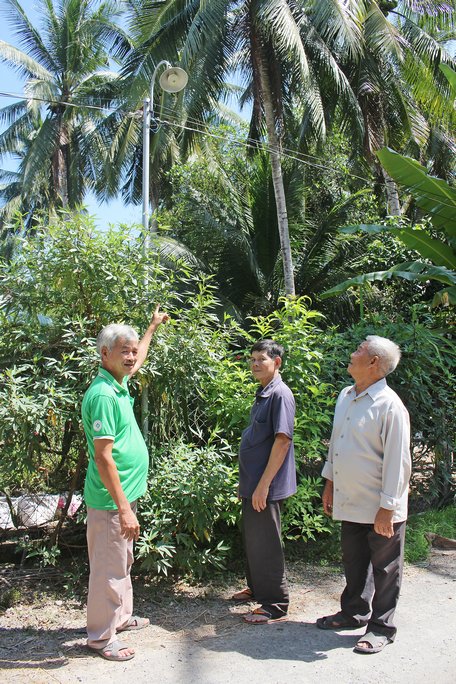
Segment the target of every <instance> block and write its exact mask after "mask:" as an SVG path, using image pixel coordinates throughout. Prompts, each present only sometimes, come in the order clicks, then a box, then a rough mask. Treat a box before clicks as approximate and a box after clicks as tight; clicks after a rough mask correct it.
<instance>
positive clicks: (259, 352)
mask: <svg viewBox="0 0 456 684" xmlns="http://www.w3.org/2000/svg"><path fill="white" fill-rule="evenodd" d="M283 351H284V350H283V347H281V346H280V345H279V344H277V343H276V342H274V341H273V340H261V341H260V342H257V343H256V344H254V345H253V347H252V350H251V357H250V365H251V369H252V375H253V376H254V378H255V379H256V380H258V382H259V383H260V387H259V389H258V390H257V393H256V398H255V403H254V404H253V406H252V409H251V412H250V422H249V425H248V427H246V429H245V430H244V432H243V433H242V438H241V446H240V449H239V496H240V497H241V499H242V526H243V534H244V545H245V552H246V556H247V566H246V576H247V585H248V586H247V588H246V589H244V590H243V591H240V592H237V593H236V594H234V596H233V600H235V601H251V600H252V601H253V600H255V601H257V602H258V603H259V604H260V607H258V608H256V609H255V610H254V611H252V612H251V613H248V614H247V615H245V616H244V620H245V621H246V622H248V623H249V624H255V625H258V624H266V623H268V622H274V621H277V620H284V619H286V616H287V612H288V603H289V599H288V587H287V581H286V577H285V560H284V555H283V548H282V539H281V531H280V526H281V521H280V508H281V505H282V502H283V500H284V499H286V498H287V497H289V496H291V495H292V494H294V493H295V492H296V467H295V460H294V447H293V428H294V416H295V401H294V397H293V394H292V393H291V390H290V388H289V387H287V385H286V384H285V383H284V382H283V381H282V378H281V377H280V373H279V369H280V366H281V363H282V356H283Z"/></svg>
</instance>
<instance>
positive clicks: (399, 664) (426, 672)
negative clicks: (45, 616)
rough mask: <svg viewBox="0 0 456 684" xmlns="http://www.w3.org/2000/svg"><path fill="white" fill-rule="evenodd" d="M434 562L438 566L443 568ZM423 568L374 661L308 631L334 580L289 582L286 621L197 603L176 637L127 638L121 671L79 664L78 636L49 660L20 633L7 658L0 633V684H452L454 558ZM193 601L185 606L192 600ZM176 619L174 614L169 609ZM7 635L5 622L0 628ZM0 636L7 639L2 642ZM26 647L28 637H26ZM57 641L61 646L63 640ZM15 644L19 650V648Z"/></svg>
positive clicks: (331, 605) (347, 644)
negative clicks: (129, 649)
mask: <svg viewBox="0 0 456 684" xmlns="http://www.w3.org/2000/svg"><path fill="white" fill-rule="evenodd" d="M442 561H444V562H443V563H442ZM448 561H449V559H448V557H446V558H444V557H443V556H442V555H440V556H439V555H436V556H434V557H433V561H432V563H431V564H430V565H429V566H428V567H408V568H406V570H405V574H404V582H403V589H402V596H401V599H400V602H399V607H398V611H397V620H396V622H397V626H398V636H397V640H396V642H395V643H394V644H392V645H389V646H387V647H386V648H385V650H384V651H383V652H382V653H379V654H375V655H362V654H356V653H354V652H353V650H352V649H353V645H354V643H355V641H356V639H357V637H358V636H359V635H360V634H362V630H358V631H352V632H348V631H343V632H339V633H334V632H326V631H321V630H318V629H316V627H315V624H314V623H315V618H316V617H318V616H319V615H323V614H326V613H328V612H334V611H335V610H337V597H338V594H339V592H340V590H341V588H342V586H343V579H342V577H341V576H340V575H335V576H333V577H329V578H326V579H325V580H324V581H322V582H321V583H317V586H310V585H303V584H300V583H299V582H297V581H296V579H293V580H292V583H291V588H292V596H295V597H296V601H295V605H294V607H293V610H292V611H291V615H290V621H289V622H287V623H278V624H272V625H263V626H255V627H253V626H249V625H245V624H244V623H242V622H241V621H240V618H239V615H238V614H237V613H240V612H242V611H243V610H245V609H243V608H241V607H239V606H236V607H234V608H233V607H229V605H227V603H226V601H222V600H221V599H220V598H217V599H216V600H209V601H204V600H203V601H200V602H199V603H198V608H197V610H196V613H195V614H194V615H193V617H191V619H190V620H188V612H186V613H185V614H184V616H185V620H186V623H184V624H182V625H181V628H180V629H178V630H176V626H175V624H174V625H173V627H170V626H168V627H167V626H166V622H165V623H163V621H162V624H161V626H157V625H152V626H151V627H150V628H149V629H147V630H144V631H141V632H138V633H130V634H129V635H128V636H129V642H130V643H131V644H132V645H134V646H135V647H136V649H137V655H136V657H135V658H134V659H133V660H131V661H129V662H128V663H124V664H119V663H110V662H107V661H104V660H102V659H101V658H99V657H98V656H96V655H95V656H91V655H87V653H86V651H85V649H84V647H83V646H82V644H83V643H84V642H83V640H82V637H81V636H80V634H79V635H78V634H77V633H76V632H75V630H73V632H72V631H71V629H70V630H68V631H67V632H66V633H65V634H62V633H61V632H60V633H58V631H56V633H55V640H56V644H57V646H56V649H57V650H56V652H55V653H52V648H51V651H49V648H50V646H49V644H48V646H47V648H48V651H47V653H41V654H40V653H37V649H36V648H35V649H34V650H33V651H29V650H28V645H27V643H26V639H27V631H26V630H25V631H24V630H22V631H20V630H18V635H17V637H18V639H19V640H20V639H22V643H23V644H24V646H23V649H21V648H19V649H18V648H16V647H15V648H14V649H13V650H12V651H11V650H10V651H8V652H7V654H6V656H5V649H3V648H2V642H1V639H2V636H1V632H0V658H3V660H2V661H1V664H2V665H3V667H4V668H5V669H4V670H3V672H2V674H1V675H0V681H1V682H2V684H3V682H8V684H9V683H10V682H11V683H15V684H16V683H19V682H20V683H21V684H22V683H23V682H24V683H25V682H28V683H31V682H34V683H39V684H51V683H52V682H58V683H60V684H78V683H81V684H125V683H126V682H128V683H129V684H130V683H131V684H155V683H157V684H243V683H244V682H245V683H246V684H247V683H248V684H292V683H293V682H296V683H298V682H299V684H314V683H315V682H322V683H330V684H332V683H333V682H338V683H340V684H364V683H366V684H396V683H397V684H409V683H410V684H455V683H456V647H455V644H456V553H453V555H452V562H451V563H449V562H448ZM190 600H191V599H190ZM176 610H178V605H177V604H176ZM0 626H3V627H5V620H3V621H0ZM3 634H5V632H3ZM30 639H31V640H32V641H31V644H32V645H33V637H30ZM62 639H63V640H62ZM19 643H20V641H19Z"/></svg>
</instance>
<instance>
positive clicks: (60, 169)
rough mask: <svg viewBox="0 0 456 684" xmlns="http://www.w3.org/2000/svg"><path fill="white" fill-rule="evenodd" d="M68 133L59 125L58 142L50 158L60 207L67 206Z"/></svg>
mask: <svg viewBox="0 0 456 684" xmlns="http://www.w3.org/2000/svg"><path fill="white" fill-rule="evenodd" d="M67 149H68V134H67V131H66V129H65V126H64V125H60V130H59V143H58V147H57V149H56V150H55V152H54V155H53V159H52V173H53V182H54V191H55V193H56V195H57V196H58V197H59V199H60V201H61V203H62V207H63V208H64V209H66V208H67V207H68V163H67Z"/></svg>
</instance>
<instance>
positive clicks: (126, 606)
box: [87, 502, 136, 648]
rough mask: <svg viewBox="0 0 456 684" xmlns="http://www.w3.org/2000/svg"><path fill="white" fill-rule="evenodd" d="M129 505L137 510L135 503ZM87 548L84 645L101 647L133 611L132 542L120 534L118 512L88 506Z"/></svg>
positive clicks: (112, 637) (125, 622) (123, 624)
mask: <svg viewBox="0 0 456 684" xmlns="http://www.w3.org/2000/svg"><path fill="white" fill-rule="evenodd" d="M131 507H132V510H133V511H136V502H134V503H132V504H131ZM87 547H88V551H89V563H90V575H89V593H88V597H87V645H88V646H91V647H92V648H104V646H107V645H108V644H110V643H111V642H112V641H115V636H116V631H117V630H118V629H119V628H122V627H124V626H126V624H127V623H128V620H129V619H130V618H131V616H132V613H133V589H132V586H131V578H130V569H131V566H132V563H133V542H132V541H127V540H126V539H124V538H123V537H122V536H121V534H120V521H119V513H118V511H99V510H97V509H95V508H87Z"/></svg>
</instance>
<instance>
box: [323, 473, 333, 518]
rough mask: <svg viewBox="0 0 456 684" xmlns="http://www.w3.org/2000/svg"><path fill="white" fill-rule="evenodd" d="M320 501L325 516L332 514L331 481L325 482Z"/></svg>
mask: <svg viewBox="0 0 456 684" xmlns="http://www.w3.org/2000/svg"><path fill="white" fill-rule="evenodd" d="M321 500H322V502H323V510H324V512H325V513H326V515H332V514H333V483H332V482H331V480H326V484H325V488H324V490H323V494H322V495H321Z"/></svg>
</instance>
